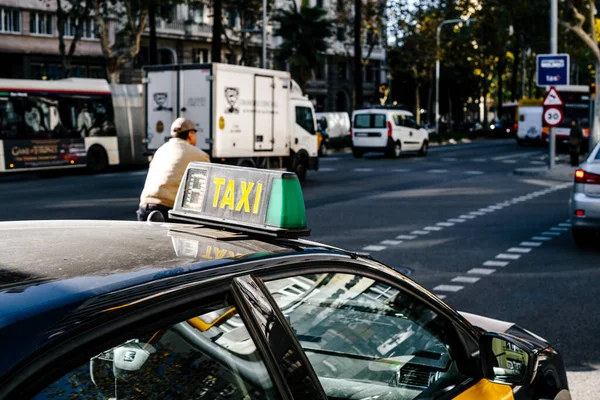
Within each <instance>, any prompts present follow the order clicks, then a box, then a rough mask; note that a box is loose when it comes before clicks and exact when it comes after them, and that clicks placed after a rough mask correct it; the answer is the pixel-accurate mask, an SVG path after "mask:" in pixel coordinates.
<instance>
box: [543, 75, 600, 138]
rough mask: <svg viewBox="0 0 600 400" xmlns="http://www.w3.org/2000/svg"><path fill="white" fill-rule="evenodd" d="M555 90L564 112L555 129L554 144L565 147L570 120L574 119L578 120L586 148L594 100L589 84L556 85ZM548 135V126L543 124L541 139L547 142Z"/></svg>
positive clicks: (569, 129)
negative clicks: (562, 104)
mask: <svg viewBox="0 0 600 400" xmlns="http://www.w3.org/2000/svg"><path fill="white" fill-rule="evenodd" d="M556 90H557V91H558V95H559V96H560V98H561V99H562V101H563V103H564V106H563V107H562V109H563V113H564V118H563V121H562V122H561V124H560V125H558V126H557V127H556V129H555V133H556V145H557V146H560V145H562V146H561V147H565V146H566V145H567V144H568V142H569V133H570V131H571V121H573V120H574V119H576V120H577V121H578V122H579V126H580V127H581V129H582V130H583V136H584V139H585V140H584V144H583V147H584V148H587V145H588V138H589V136H590V128H591V125H592V121H593V119H592V118H591V113H592V111H593V109H594V106H593V101H594V100H593V99H592V96H591V95H590V88H589V86H584V85H577V86H575V85H571V86H558V87H556ZM549 135H550V128H549V127H547V126H544V127H543V129H542V140H543V141H544V142H545V143H548V142H549V140H550V138H549ZM557 148H558V147H557Z"/></svg>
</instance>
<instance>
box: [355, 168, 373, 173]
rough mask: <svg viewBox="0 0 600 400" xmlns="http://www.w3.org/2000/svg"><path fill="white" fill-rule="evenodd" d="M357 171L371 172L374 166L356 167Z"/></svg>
mask: <svg viewBox="0 0 600 400" xmlns="http://www.w3.org/2000/svg"><path fill="white" fill-rule="evenodd" d="M354 171H355V172H371V171H373V168H354Z"/></svg>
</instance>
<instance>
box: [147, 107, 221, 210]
mask: <svg viewBox="0 0 600 400" xmlns="http://www.w3.org/2000/svg"><path fill="white" fill-rule="evenodd" d="M193 161H200V162H210V157H209V156H208V154H206V153H205V152H203V151H202V150H200V149H199V148H197V147H196V126H195V125H194V123H193V122H192V121H190V120H189V119H185V118H177V119H176V120H175V121H174V122H173V125H171V139H170V140H169V141H168V142H167V143H165V144H163V145H162V146H161V147H160V148H159V149H158V150H157V151H156V153H155V154H154V158H153V159H152V162H151V163H150V168H149V169H148V175H147V176H146V183H145V184H144V190H143V191H142V195H141V197H140V207H139V209H138V210H137V219H138V221H146V220H147V219H148V216H149V215H150V213H152V211H160V212H161V214H162V215H163V216H164V219H165V221H169V215H168V211H169V210H170V209H172V208H173V205H174V204H175V197H176V196H177V190H178V189H179V184H180V183H181V179H182V178H183V175H184V173H185V169H186V168H187V166H188V164H189V163H191V162H193Z"/></svg>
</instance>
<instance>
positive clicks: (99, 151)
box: [87, 145, 108, 174]
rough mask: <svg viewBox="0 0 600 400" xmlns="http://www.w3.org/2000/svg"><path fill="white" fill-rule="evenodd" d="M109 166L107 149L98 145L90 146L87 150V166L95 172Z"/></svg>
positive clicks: (97, 172)
mask: <svg viewBox="0 0 600 400" xmlns="http://www.w3.org/2000/svg"><path fill="white" fill-rule="evenodd" d="M107 167H108V156H107V155H106V151H105V150H104V149H103V148H102V147H101V146H98V145H94V146H92V147H90V149H89V150H88V152H87V168H88V170H89V171H90V172H91V173H93V174H99V173H100V172H103V171H104V170H106V168H107Z"/></svg>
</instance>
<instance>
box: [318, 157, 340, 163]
mask: <svg viewBox="0 0 600 400" xmlns="http://www.w3.org/2000/svg"><path fill="white" fill-rule="evenodd" d="M339 159H340V158H339V157H319V162H326V161H339Z"/></svg>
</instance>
